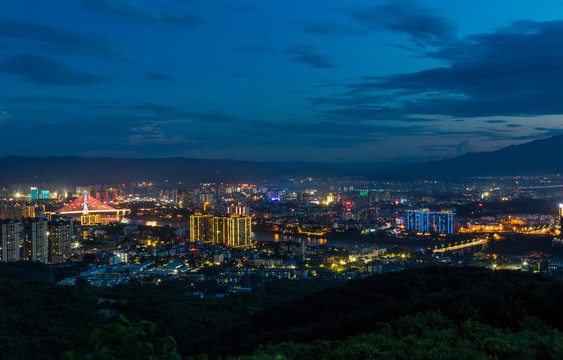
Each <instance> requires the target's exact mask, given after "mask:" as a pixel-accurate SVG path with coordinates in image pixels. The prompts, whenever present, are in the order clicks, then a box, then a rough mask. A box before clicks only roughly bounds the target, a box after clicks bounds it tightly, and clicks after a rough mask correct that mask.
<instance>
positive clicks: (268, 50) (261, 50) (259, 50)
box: [232, 44, 277, 55]
mask: <svg viewBox="0 0 563 360" xmlns="http://www.w3.org/2000/svg"><path fill="white" fill-rule="evenodd" d="M232 50H234V51H237V52H248V53H251V54H269V55H273V54H276V53H277V51H276V50H275V49H274V48H272V47H270V46H266V45H260V44H252V45H239V46H235V47H234V48H232Z"/></svg>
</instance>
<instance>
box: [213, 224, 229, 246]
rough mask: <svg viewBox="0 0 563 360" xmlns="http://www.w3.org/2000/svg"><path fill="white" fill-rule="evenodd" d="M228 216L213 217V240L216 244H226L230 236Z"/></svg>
mask: <svg viewBox="0 0 563 360" xmlns="http://www.w3.org/2000/svg"><path fill="white" fill-rule="evenodd" d="M230 220H231V219H230V218H228V217H214V218H213V242H214V243H216V244H226V243H227V242H228V238H229V223H230Z"/></svg>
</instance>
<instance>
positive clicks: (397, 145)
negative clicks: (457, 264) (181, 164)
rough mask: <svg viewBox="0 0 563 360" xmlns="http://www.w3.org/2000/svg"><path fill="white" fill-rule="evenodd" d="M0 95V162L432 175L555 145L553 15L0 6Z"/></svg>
mask: <svg viewBox="0 0 563 360" xmlns="http://www.w3.org/2000/svg"><path fill="white" fill-rule="evenodd" d="M0 84H1V87H0V89H1V92H0V126H1V128H2V135H3V136H2V141H1V142H0V156H5V155H30V156H46V155H60V156H64V155H79V156H93V157H100V156H114V157H169V156H186V157H194V158H215V159H218V158H221V159H236V160H258V161H286V160H287V161H294V160H299V161H315V162H379V161H401V162H404V161H419V160H431V159H440V158H444V157H452V156H456V155H460V154H464V153H467V152H473V151H489V150H495V149H498V148H501V147H504V146H507V145H511V144H519V143H523V142H527V141H530V140H532V139H539V138H546V137H549V136H552V135H558V134H563V122H562V119H563V116H562V115H561V114H563V2H561V1H540V2H537V1H535V2H532V1H516V0H512V1H491V0H487V1H481V0H471V1H465V0H464V1H445V0H444V1H393V2H389V1H353V0H348V1H328V0H317V1H310V0H307V1H305V0H299V1H287V0H286V1H264V0H261V1H258V0H256V1H242V0H237V1H226V0H225V1H212V0H208V1H204V0H201V1H191V0H154V1H149V0H48V1H46V0H45V1H40V0H0Z"/></svg>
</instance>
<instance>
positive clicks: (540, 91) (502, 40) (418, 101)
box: [310, 21, 563, 123]
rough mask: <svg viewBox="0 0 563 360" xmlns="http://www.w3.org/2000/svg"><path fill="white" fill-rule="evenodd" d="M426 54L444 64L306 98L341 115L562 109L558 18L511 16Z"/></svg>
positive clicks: (562, 34) (562, 29)
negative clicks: (508, 20)
mask: <svg viewBox="0 0 563 360" xmlns="http://www.w3.org/2000/svg"><path fill="white" fill-rule="evenodd" d="M425 56H427V57H429V58H435V59H439V60H442V61H445V62H447V63H448V65H446V66H443V67H437V68H432V69H427V70H423V71H419V72H414V73H403V74H395V75H391V76H383V77H382V76H366V77H364V78H363V79H362V80H361V81H359V82H356V83H352V84H348V85H347V91H346V92H344V93H341V94H336V95H334V96H329V97H325V98H316V99H310V101H311V102H312V103H313V104H315V105H317V106H320V105H322V106H331V107H333V109H330V110H326V114H328V115H332V116H336V115H339V116H341V117H343V118H346V119H350V117H351V118H361V119H375V120H377V119H389V120H403V119H404V118H406V117H409V116H412V114H426V115H446V116H450V117H453V118H472V117H493V116H522V117H524V116H528V117H531V116H538V115H548V114H562V113H563V102H562V101H561V98H563V87H561V82H562V81H563V21H550V22H540V23H538V22H529V21H527V22H517V23H514V24H513V25H512V26H510V27H507V28H502V29H498V30H496V31H495V32H491V33H485V34H476V35H471V36H468V37H466V38H464V39H461V40H457V41H452V42H447V43H444V44H443V45H441V46H439V47H438V49H437V50H436V51H433V52H427V53H426V54H425ZM390 99H391V100H390ZM334 107H336V108H334ZM501 121H502V120H489V121H488V122H489V123H501Z"/></svg>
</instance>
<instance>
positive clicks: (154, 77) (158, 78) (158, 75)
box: [145, 71, 176, 82]
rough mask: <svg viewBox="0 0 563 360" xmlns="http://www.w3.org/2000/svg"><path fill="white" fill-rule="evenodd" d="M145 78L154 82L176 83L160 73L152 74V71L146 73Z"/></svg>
mask: <svg viewBox="0 0 563 360" xmlns="http://www.w3.org/2000/svg"><path fill="white" fill-rule="evenodd" d="M145 76H146V77H147V78H148V79H150V80H155V81H165V82H166V81H176V80H174V79H172V78H171V77H170V76H168V75H166V74H162V73H159V72H154V71H146V72H145Z"/></svg>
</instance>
